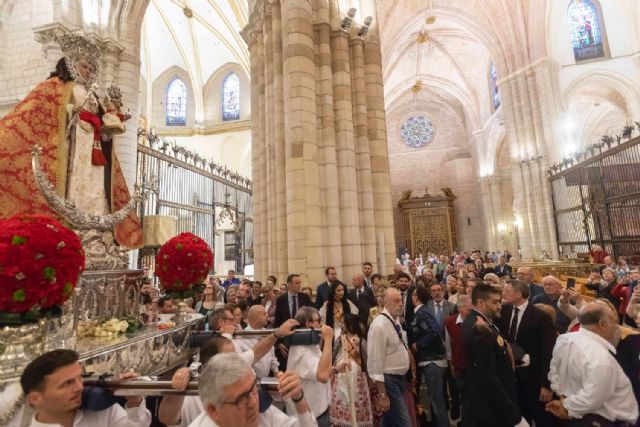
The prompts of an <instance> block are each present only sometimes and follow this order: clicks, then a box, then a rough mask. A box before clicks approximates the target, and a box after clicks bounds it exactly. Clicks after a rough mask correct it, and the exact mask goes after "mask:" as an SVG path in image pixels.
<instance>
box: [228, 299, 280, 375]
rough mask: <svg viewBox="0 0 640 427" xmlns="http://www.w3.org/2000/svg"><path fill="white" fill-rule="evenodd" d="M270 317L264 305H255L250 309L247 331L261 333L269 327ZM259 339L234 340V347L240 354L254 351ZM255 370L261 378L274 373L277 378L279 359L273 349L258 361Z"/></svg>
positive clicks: (254, 365) (254, 364) (254, 366)
mask: <svg viewBox="0 0 640 427" xmlns="http://www.w3.org/2000/svg"><path fill="white" fill-rule="evenodd" d="M268 321H269V317H268V316H267V310H265V308H264V307H263V306H262V305H253V306H251V308H250V309H249V317H248V318H247V323H248V325H247V327H246V328H245V329H244V330H245V331H259V330H262V329H264V328H265V326H267V322H268ZM258 341H260V340H259V338H245V339H236V340H233V345H234V347H235V348H236V351H237V352H238V353H242V352H244V351H247V350H250V349H252V348H253V347H254V346H255V345H256V344H258ZM253 369H254V371H256V374H257V375H258V376H259V377H268V376H270V373H271V372H273V373H274V375H275V376H278V374H279V373H280V372H279V370H278V359H277V358H276V353H275V351H274V349H273V347H271V349H270V350H269V351H268V352H267V354H266V355H265V356H264V357H262V358H261V359H257V360H256V361H254V363H253Z"/></svg>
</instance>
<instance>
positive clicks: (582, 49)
mask: <svg viewBox="0 0 640 427" xmlns="http://www.w3.org/2000/svg"><path fill="white" fill-rule="evenodd" d="M567 15H568V19H569V29H570V31H571V44H572V45H573V57H574V58H575V60H576V61H583V60H585V59H593V58H599V57H601V56H604V45H603V35H602V28H600V19H599V17H598V10H597V8H596V5H595V4H594V3H593V1H592V0H573V1H572V2H571V4H570V5H569V9H568V11H567Z"/></svg>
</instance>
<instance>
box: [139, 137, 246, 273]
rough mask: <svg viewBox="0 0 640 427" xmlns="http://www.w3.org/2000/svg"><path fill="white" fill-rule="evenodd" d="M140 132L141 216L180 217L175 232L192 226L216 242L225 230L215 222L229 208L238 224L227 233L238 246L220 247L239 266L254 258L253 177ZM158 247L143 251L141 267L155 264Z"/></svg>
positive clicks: (203, 237)
mask: <svg viewBox="0 0 640 427" xmlns="http://www.w3.org/2000/svg"><path fill="white" fill-rule="evenodd" d="M138 136H139V143H138V147H137V151H138V152H137V173H136V180H137V182H136V184H137V185H138V186H139V187H140V188H142V190H143V191H144V195H145V198H144V201H143V202H142V203H141V205H140V207H139V210H138V215H139V216H140V219H141V220H142V221H144V217H145V216H146V215H169V216H173V217H176V218H177V230H176V231H177V233H182V232H187V231H188V232H192V233H194V234H196V235H198V236H199V237H201V238H202V239H204V240H205V241H206V242H207V243H208V244H209V246H211V248H216V245H215V237H216V235H217V234H218V233H220V232H221V231H220V230H218V229H217V228H218V227H217V225H216V222H218V223H219V221H218V220H219V218H220V213H221V212H222V211H223V210H225V209H226V210H228V212H232V213H233V214H234V215H235V219H236V222H237V226H236V229H235V230H233V231H224V233H229V232H232V233H234V236H233V237H234V239H232V240H233V241H235V242H236V243H235V247H234V248H225V247H218V248H217V249H218V251H220V250H221V251H222V253H226V256H225V258H226V259H225V260H227V261H228V260H231V259H232V260H233V261H235V268H236V270H238V271H243V269H244V266H245V265H247V264H253V250H252V248H253V203H252V191H251V185H252V183H251V180H249V179H248V178H245V177H243V176H241V175H240V174H238V173H235V172H233V171H230V170H229V169H227V168H226V166H224V165H220V164H217V163H215V162H213V161H211V160H208V159H205V158H203V157H201V156H200V155H198V154H197V153H194V152H191V151H189V150H187V149H185V148H183V147H180V146H178V145H176V144H175V143H171V142H169V141H167V140H166V139H165V138H162V137H158V136H157V135H154V134H153V133H151V132H147V131H146V130H144V129H139V130H138ZM222 240H223V241H224V240H225V239H222ZM156 249H157V248H145V249H144V250H141V251H140V257H139V266H140V267H149V268H153V263H154V260H153V257H154V255H155V250H156ZM225 249H227V250H225ZM229 249H230V250H229ZM218 256H220V255H218V254H217V255H216V257H218ZM229 257H230V258H231V259H229ZM225 273H226V272H225Z"/></svg>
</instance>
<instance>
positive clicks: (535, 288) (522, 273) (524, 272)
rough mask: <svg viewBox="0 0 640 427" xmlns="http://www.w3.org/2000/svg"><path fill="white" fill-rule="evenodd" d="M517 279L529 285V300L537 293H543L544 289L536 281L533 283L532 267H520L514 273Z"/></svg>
mask: <svg viewBox="0 0 640 427" xmlns="http://www.w3.org/2000/svg"><path fill="white" fill-rule="evenodd" d="M516 277H517V278H518V280H522V281H523V282H524V283H526V284H527V286H529V301H531V300H532V299H533V298H535V297H537V296H538V295H542V294H544V289H542V286H540V285H538V284H537V283H533V269H532V268H531V267H520V268H518V272H517V273H516Z"/></svg>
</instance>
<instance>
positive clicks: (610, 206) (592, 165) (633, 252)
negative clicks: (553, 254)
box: [549, 125, 640, 265]
mask: <svg viewBox="0 0 640 427" xmlns="http://www.w3.org/2000/svg"><path fill="white" fill-rule="evenodd" d="M638 127H639V130H640V125H639V126H638ZM632 132H633V128H632V127H630V126H627V127H625V128H624V130H623V132H622V134H621V135H620V136H617V137H616V138H615V139H614V138H612V137H608V136H605V137H603V138H602V140H601V142H600V143H598V144H593V145H591V146H589V147H588V148H587V150H586V151H584V152H582V153H578V154H576V155H574V159H565V160H564V161H563V162H562V163H561V164H559V165H555V166H553V167H552V168H551V169H550V171H549V173H550V175H551V176H550V178H549V181H550V183H551V190H552V197H553V206H554V217H555V224H556V233H557V240H558V246H559V250H560V253H561V254H563V255H569V254H576V253H586V252H589V251H590V250H591V248H592V246H593V245H595V244H598V245H600V246H601V247H603V248H604V249H605V250H606V251H607V252H608V253H609V254H611V255H613V256H615V257H618V256H625V257H627V259H628V260H629V261H630V262H631V263H633V264H635V265H637V264H638V263H640V137H636V138H634V139H630V138H631V134H632ZM623 136H624V137H626V138H625V139H623ZM625 140H626V141H625ZM616 143H617V145H616ZM574 163H575V164H574Z"/></svg>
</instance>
